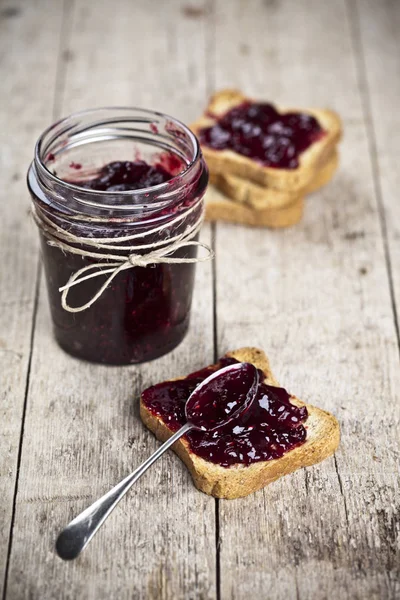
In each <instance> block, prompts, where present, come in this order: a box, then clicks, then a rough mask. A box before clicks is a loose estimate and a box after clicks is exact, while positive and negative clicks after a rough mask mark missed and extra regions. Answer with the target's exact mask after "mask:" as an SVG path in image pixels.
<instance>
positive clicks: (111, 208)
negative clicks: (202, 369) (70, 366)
mask: <svg viewBox="0 0 400 600" xmlns="http://www.w3.org/2000/svg"><path fill="white" fill-rule="evenodd" d="M137 160H143V161H146V163H148V164H151V165H155V164H159V165H162V168H163V169H164V170H166V171H168V173H169V174H170V176H171V178H170V179H169V180H168V181H166V182H164V183H161V184H159V185H154V186H152V187H146V188H141V189H137V190H134V191H132V190H130V191H118V190H117V191H115V190H114V191H99V190H92V189H85V188H84V187H80V185H79V180H81V181H84V180H86V181H87V180H89V179H91V178H93V177H94V176H95V174H96V173H99V170H100V169H101V168H102V167H104V165H107V164H109V163H111V162H113V161H137ZM207 183H208V172H207V168H206V165H205V163H204V160H203V158H202V155H201V151H200V147H199V144H198V142H197V139H196V137H195V136H194V135H193V133H192V132H191V131H190V130H189V129H188V128H187V127H186V126H185V125H183V124H182V123H180V122H179V121H177V120H175V119H173V118H171V117H168V116H166V115H163V114H160V113H156V112H151V111H147V110H142V109H136V108H106V109H98V110H89V111H83V112H80V113H76V114H73V115H71V116H69V117H67V118H65V119H62V120H61V121H59V122H57V123H56V124H55V125H53V126H52V127H50V128H49V129H47V130H46V131H45V132H44V133H43V135H42V136H41V137H40V138H39V140H38V142H37V144H36V149H35V157H34V160H33V162H32V164H31V166H30V169H29V171H28V187H29V190H30V193H31V196H32V199H33V214H34V217H35V220H36V222H37V224H38V226H39V233H40V238H41V248H42V255H43V264H44V269H45V274H46V281H47V290H48V297H49V302H50V308H51V315H52V319H53V325H54V333H55V337H56V339H57V342H58V343H59V345H60V346H61V347H62V348H63V349H64V350H66V351H67V352H69V353H70V354H72V355H73V356H76V357H79V358H82V359H86V360H89V361H93V362H98V363H104V364H115V365H122V364H130V363H139V362H143V361H147V360H151V359H154V358H157V357H159V356H161V355H163V354H165V353H167V352H169V351H171V350H172V349H173V348H175V347H176V346H177V345H178V344H179V343H180V342H181V341H182V339H183V337H184V336H185V333H186V332H187V329H188V326H189V317H190V308H191V301H192V292H193V283H194V273H195V262H196V261H197V260H199V259H198V258H196V256H197V245H198V242H197V239H198V231H199V228H200V225H201V222H202V216H203V212H204V200H203V197H204V193H205V190H206V187H207ZM154 253H155V254H154ZM115 256H118V257H119V258H118V260H117V261H116V262H115ZM153 257H154V258H153ZM138 261H139V262H138ZM179 261H182V262H179ZM71 278H72V279H71ZM74 278H75V281H74ZM66 284H68V285H70V286H71V287H69V288H68V289H66V290H65V291H63V293H61V292H60V288H61V289H62V288H63V286H65V285H66ZM72 284H73V285H72ZM103 287H104V289H102V288H103Z"/></svg>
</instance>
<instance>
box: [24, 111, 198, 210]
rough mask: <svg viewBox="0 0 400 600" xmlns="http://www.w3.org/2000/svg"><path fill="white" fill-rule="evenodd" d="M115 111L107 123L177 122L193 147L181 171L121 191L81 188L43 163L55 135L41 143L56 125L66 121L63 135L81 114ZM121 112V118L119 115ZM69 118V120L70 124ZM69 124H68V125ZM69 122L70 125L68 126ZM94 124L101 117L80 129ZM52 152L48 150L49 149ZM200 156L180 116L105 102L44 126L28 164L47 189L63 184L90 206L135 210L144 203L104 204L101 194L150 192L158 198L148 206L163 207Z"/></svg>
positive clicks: (138, 195)
mask: <svg viewBox="0 0 400 600" xmlns="http://www.w3.org/2000/svg"><path fill="white" fill-rule="evenodd" d="M112 112H114V113H116V115H115V118H112V119H108V120H107V122H106V123H117V122H118V121H120V120H122V119H124V120H127V121H131V122H142V123H149V124H152V123H155V122H157V119H163V120H166V121H167V122H168V123H171V124H172V125H174V126H177V127H179V128H181V129H182V130H183V132H184V133H185V135H186V136H187V137H188V139H189V140H190V143H191V145H192V149H191V150H192V151H191V156H190V160H189V161H188V162H187V164H186V166H185V168H184V169H182V171H180V172H179V173H177V174H175V175H173V176H172V177H171V179H169V180H168V181H166V182H164V183H160V184H157V185H154V186H151V187H146V188H140V189H138V190H123V191H122V190H121V191H117V192H116V191H109V190H91V189H87V188H83V187H81V186H79V185H76V184H75V183H71V182H69V181H66V180H64V179H62V178H60V177H58V176H57V175H56V174H54V173H52V172H51V170H50V169H49V168H48V166H47V165H46V163H45V162H44V159H45V156H46V155H47V154H48V153H49V146H50V145H51V143H53V142H54V140H55V139H56V138H52V139H50V141H48V143H47V145H46V147H44V143H45V140H46V137H48V136H49V135H50V134H51V133H52V132H53V131H54V130H57V129H58V128H60V127H62V126H63V125H65V128H64V129H62V130H61V131H60V132H59V134H58V135H62V134H63V133H66V132H68V131H69V130H71V129H72V128H73V120H76V119H78V120H79V119H80V118H82V119H83V118H85V117H90V116H93V117H95V116H96V115H99V116H100V115H101V114H102V113H109V114H110V113H112ZM129 112H130V113H137V116H136V117H135V118H134V117H128V116H127V113H129ZM140 115H142V118H140ZM119 116H120V118H118V117H119ZM71 121H72V124H71ZM69 124H70V125H69ZM68 125H69V127H68ZM96 125H101V121H99V122H97V124H96V123H93V124H91V125H90V127H86V128H85V129H83V130H82V131H85V130H87V129H94V128H95V127H96ZM50 153H51V150H50ZM201 159H202V153H201V148H200V144H199V142H198V140H197V137H196V136H195V134H194V133H193V132H192V131H191V130H190V129H189V127H188V126H187V125H185V124H184V123H183V122H182V121H180V120H179V119H176V118H175V117H172V116H170V115H168V114H165V113H162V112H159V111H153V110H149V109H144V108H140V107H135V106H105V107H99V108H89V109H84V110H80V111H76V112H73V113H71V114H69V115H67V116H66V117H63V118H61V119H59V120H58V121H56V122H55V123H53V124H52V125H50V126H49V127H47V128H46V129H45V130H44V131H43V132H42V134H41V135H40V136H39V138H38V140H37V142H36V144H35V151H34V160H33V161H32V165H31V168H30V169H29V171H31V170H32V168H33V169H34V171H35V172H36V176H37V178H38V179H39V180H41V181H45V182H46V187H47V185H48V184H50V189H52V190H54V189H56V188H59V187H60V186H62V187H63V188H65V189H66V190H69V191H70V192H71V193H73V194H75V199H76V200H78V201H79V202H80V203H82V204H84V205H87V206H91V207H92V208H99V209H106V210H107V209H112V210H132V211H136V210H141V209H142V208H143V205H141V204H138V203H137V202H135V203H134V204H125V203H124V204H118V205H116V204H108V203H107V204H106V203H105V202H104V198H112V197H114V198H115V197H118V198H119V199H122V198H124V199H127V200H128V199H130V198H141V197H143V198H146V197H148V196H149V195H151V196H157V198H158V201H156V202H155V201H153V200H152V201H151V207H152V209H162V208H163V207H165V206H166V205H168V204H169V203H170V202H171V196H173V195H174V193H175V192H176V191H177V189H180V188H181V187H182V185H184V184H185V180H186V181H187V182H188V183H189V182H190V180H191V178H192V177H193V176H194V175H195V174H194V171H196V166H198V164H199V162H200V161H201ZM28 179H29V173H28ZM76 194H77V195H78V196H81V198H79V197H77V196H76ZM82 195H83V196H84V198H85V199H83V198H82ZM100 198H103V201H102V202H100V201H97V202H96V199H100ZM145 203H146V204H149V200H146V201H145Z"/></svg>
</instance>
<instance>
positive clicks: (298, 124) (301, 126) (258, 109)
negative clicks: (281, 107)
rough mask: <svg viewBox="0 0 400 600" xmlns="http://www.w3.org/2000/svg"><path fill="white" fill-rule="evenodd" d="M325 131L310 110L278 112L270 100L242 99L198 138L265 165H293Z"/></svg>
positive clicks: (217, 148)
mask: <svg viewBox="0 0 400 600" xmlns="http://www.w3.org/2000/svg"><path fill="white" fill-rule="evenodd" d="M324 135H325V131H324V130H323V129H322V127H321V125H320V124H319V123H318V121H317V119H316V118H315V117H313V116H312V115H310V114H305V113H296V112H288V113H284V114H281V113H279V112H278V111H277V110H276V108H275V107H274V106H273V105H272V104H266V103H254V104H252V103H250V102H245V103H243V104H241V105H240V106H237V107H235V108H233V109H232V110H230V111H229V112H227V113H226V114H225V115H224V116H223V117H221V118H220V119H218V121H217V123H216V124H215V125H213V126H212V127H207V128H204V129H201V130H200V135H199V138H200V143H201V144H203V145H204V146H208V147H210V148H213V149H214V150H234V151H235V152H237V153H238V154H242V155H243V156H246V157H248V158H251V159H253V160H256V161H258V162H260V163H262V164H263V165H264V166H266V167H274V168H279V169H296V168H297V167H298V166H299V156H300V154H301V153H302V152H304V150H306V149H307V148H309V147H310V146H311V144H313V143H314V142H316V141H317V140H319V139H321V138H322V137H323V136H324Z"/></svg>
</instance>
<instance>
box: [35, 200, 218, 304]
mask: <svg viewBox="0 0 400 600" xmlns="http://www.w3.org/2000/svg"><path fill="white" fill-rule="evenodd" d="M196 208H198V204H197V203H196V204H195V205H194V206H192V207H190V208H189V209H188V210H187V211H185V213H184V214H182V215H178V217H175V218H174V219H173V220H172V221H170V222H168V223H165V224H163V225H160V226H158V227H155V228H153V229H151V230H149V231H146V232H144V233H143V232H141V233H138V234H133V235H130V236H122V237H119V238H87V237H85V238H83V237H80V236H76V235H75V234H73V233H71V232H70V231H68V230H67V229H64V228H63V227H60V226H59V225H57V224H56V223H54V221H52V220H51V219H49V218H48V216H46V215H45V214H44V213H43V211H41V210H40V209H39V208H38V207H37V206H34V207H33V209H32V215H33V218H34V220H35V222H36V224H37V225H38V227H39V228H40V229H41V230H42V231H43V233H44V234H45V236H46V237H47V238H48V242H47V243H48V244H49V245H50V246H53V247H56V248H60V249H61V250H63V251H65V252H70V253H72V254H78V255H80V256H87V257H90V258H97V259H99V258H100V259H103V262H96V263H93V264H91V265H87V266H86V267H82V269H79V270H78V271H76V273H74V274H73V275H71V277H70V278H69V280H68V281H67V283H66V284H65V285H63V286H62V287H60V288H59V291H60V292H61V305H62V307H63V309H64V310H66V311H68V312H71V313H77V312H82V311H84V310H86V309H88V308H89V307H90V306H92V304H94V303H95V302H96V300H98V299H99V298H100V296H101V295H102V294H103V292H104V291H105V290H106V288H107V287H108V286H109V285H110V283H111V282H112V281H113V279H115V277H116V276H117V275H118V273H120V272H121V271H125V270H127V269H132V268H134V267H147V266H148V265H154V264H161V263H167V264H185V263H186V264H187V263H197V262H205V261H207V260H211V259H212V258H214V252H213V250H212V249H211V248H210V247H209V246H208V245H207V244H204V243H203V242H197V241H195V240H193V238H194V237H195V236H196V235H197V234H198V232H199V231H200V229H201V225H202V222H203V212H201V213H200V216H199V218H198V219H197V220H196V222H195V223H193V224H192V225H189V226H188V227H187V228H186V229H185V231H184V232H183V233H181V234H179V235H176V236H174V237H170V238H168V239H167V240H160V241H158V242H153V243H149V244H142V245H138V246H135V245H133V246H126V245H125V246H121V245H118V244H120V243H123V242H128V241H133V240H135V239H137V238H144V237H148V236H154V235H157V234H158V233H160V232H162V231H163V230H165V229H167V228H170V227H172V226H173V225H175V224H176V223H179V221H183V220H184V219H186V218H187V217H188V216H189V215H190V214H191V213H192V212H193V211H194V210H195V209H196ZM72 244H73V245H72ZM76 244H77V245H80V244H83V245H85V246H89V247H94V248H96V249H97V250H113V251H114V252H115V250H124V251H125V252H129V254H114V253H112V252H106V253H99V252H91V251H90V250H84V249H83V248H79V247H76ZM191 246H196V247H201V248H204V249H205V250H206V255H205V256H201V257H193V258H178V257H174V256H171V255H172V254H174V253H175V252H176V251H177V250H180V249H182V248H189V247H191ZM145 249H150V252H147V253H146V254H140V253H138V252H137V251H138V250H145ZM104 260H107V263H104ZM109 261H110V262H109ZM102 275H109V276H108V277H107V279H106V280H105V281H104V283H103V284H102V285H101V286H100V288H99V289H98V290H97V292H96V293H95V294H94V295H93V296H92V298H91V299H90V300H88V302H86V303H85V304H82V305H81V306H77V307H73V306H70V305H69V304H68V302H67V297H68V293H69V291H70V289H71V288H72V287H74V286H75V285H79V284H80V283H83V282H84V281H87V280H88V279H92V278H94V277H100V276H102Z"/></svg>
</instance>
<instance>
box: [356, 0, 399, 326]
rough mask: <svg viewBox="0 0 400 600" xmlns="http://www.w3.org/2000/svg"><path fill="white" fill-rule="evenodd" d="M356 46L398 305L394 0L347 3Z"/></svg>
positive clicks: (396, 33)
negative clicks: (369, 120)
mask: <svg viewBox="0 0 400 600" xmlns="http://www.w3.org/2000/svg"><path fill="white" fill-rule="evenodd" d="M349 12H350V16H351V20H352V24H353V37H354V43H355V46H356V48H357V51H358V56H359V60H358V70H359V82H360V87H361V89H362V90H363V95H364V98H365V111H366V113H367V114H368V116H369V118H370V119H371V127H370V148H371V154H372V159H373V166H374V172H375V183H376V193H377V196H378V198H379V200H380V205H381V206H380V208H381V221H382V229H383V232H384V235H385V237H386V240H387V263H388V269H389V272H390V276H391V279H392V282H393V291H394V296H395V301H396V306H397V316H398V312H399V306H400V273H399V269H398V266H397V265H398V262H399V261H398V259H399V255H400V244H399V240H400V207H399V202H398V190H399V189H400V172H399V168H398V164H399V155H400V115H399V111H398V103H399V98H400V37H399V28H400V3H399V2H393V1H391V0H384V1H383V2H379V3H375V2H373V1H370V0H367V1H366V2H359V1H358V2H354V3H352V4H350V5H349Z"/></svg>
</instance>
